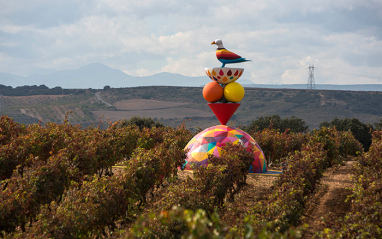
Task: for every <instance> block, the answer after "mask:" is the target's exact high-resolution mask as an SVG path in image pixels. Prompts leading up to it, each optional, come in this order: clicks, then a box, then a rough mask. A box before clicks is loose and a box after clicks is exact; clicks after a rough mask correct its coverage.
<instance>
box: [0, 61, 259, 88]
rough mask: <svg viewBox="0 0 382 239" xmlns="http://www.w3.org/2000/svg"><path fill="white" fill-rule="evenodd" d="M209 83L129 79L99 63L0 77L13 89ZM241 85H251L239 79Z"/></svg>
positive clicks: (164, 77) (165, 77)
mask: <svg viewBox="0 0 382 239" xmlns="http://www.w3.org/2000/svg"><path fill="white" fill-rule="evenodd" d="M208 82H209V78H208V77H207V76H199V77H190V76H183V75H179V74H173V73H168V72H162V73H158V74H155V75H151V76H141V77H140V76H130V75H128V74H126V73H124V72H122V71H120V70H118V69H113V68H110V67H108V66H105V65H103V64H100V63H93V64H89V65H86V66H83V67H81V68H79V69H76V70H65V71H57V72H54V73H51V74H44V75H32V76H28V77H22V76H17V75H11V74H6V73H0V84H3V85H7V86H12V87H17V86H24V85H46V86H48V87H49V88H53V87H56V86H60V87H62V88H64V89H88V88H92V89H102V88H103V87H104V86H106V85H108V86H110V87H112V88H123V87H136V86H189V87H200V86H204V85H205V84H206V83H208ZM240 83H241V84H252V82H251V81H249V80H245V79H240Z"/></svg>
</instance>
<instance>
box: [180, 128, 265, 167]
mask: <svg viewBox="0 0 382 239" xmlns="http://www.w3.org/2000/svg"><path fill="white" fill-rule="evenodd" d="M227 142H231V143H233V144H241V145H243V146H245V147H246V148H247V151H252V152H253V153H254V155H255V157H254V159H253V162H252V165H251V166H250V168H249V172H250V173H265V172H267V171H268V168H267V163H266V160H265V156H264V153H263V150H262V149H261V148H260V146H259V144H258V143H257V142H256V141H255V140H254V139H253V138H252V137H251V136H250V135H249V134H247V133H246V132H244V131H242V130H240V129H238V128H235V127H232V126H227V125H216V126H212V127H210V128H207V129H205V130H203V131H202V132H200V133H198V134H197V135H195V136H194V137H193V138H192V139H191V140H190V142H188V144H187V145H186V147H185V149H188V150H189V151H188V153H187V158H186V162H185V165H184V169H186V170H191V165H195V166H201V165H207V164H208V154H213V155H215V156H218V157H219V156H220V153H221V149H222V147H224V145H225V144H226V143H227Z"/></svg>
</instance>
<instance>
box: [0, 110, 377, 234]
mask: <svg viewBox="0 0 382 239" xmlns="http://www.w3.org/2000/svg"><path fill="white" fill-rule="evenodd" d="M248 133H249V134H250V135H251V136H252V137H253V138H254V139H256V141H257V142H258V143H259V145H260V146H261V147H262V149H263V151H264V154H265V155H266V157H267V159H269V162H271V165H270V167H275V168H281V165H284V166H283V167H284V171H283V173H282V174H281V176H280V177H277V178H272V179H269V178H268V179H267V180H268V181H269V185H260V184H261V183H264V182H265V181H264V180H260V179H259V177H256V176H254V175H250V174H248V168H249V165H250V164H251V162H252V160H253V155H252V153H250V152H247V151H246V150H245V149H244V148H243V147H242V146H240V145H227V146H226V147H224V149H223V151H222V154H221V157H219V158H216V157H213V156H211V157H210V159H209V160H210V162H211V163H210V164H209V165H208V166H207V167H200V168H196V169H194V171H193V173H192V172H185V171H182V170H181V167H182V166H183V164H184V159H185V153H186V152H185V151H184V147H185V145H186V144H187V143H188V141H189V140H190V139H191V138H192V137H193V135H194V133H193V132H191V131H190V130H188V129H186V127H185V126H184V125H183V124H182V125H180V126H179V127H177V128H172V127H157V128H156V127H153V128H142V129H140V128H139V127H137V126H134V125H126V124H123V123H122V122H119V121H117V122H114V123H110V124H109V126H108V127H107V128H105V129H101V128H99V127H94V126H93V127H87V128H82V127H81V126H79V125H73V124H70V123H69V122H68V120H65V121H64V122H63V123H62V124H57V123H46V124H44V125H41V124H31V125H23V124H19V123H17V122H15V121H13V120H12V119H11V118H9V117H7V116H2V117H1V118H0V177H1V178H0V179H1V181H0V182H1V185H0V193H1V194H0V237H3V238H299V237H301V238H305V237H304V235H305V236H306V235H308V234H307V232H306V231H307V230H308V227H309V225H308V224H307V220H306V217H307V213H308V212H309V208H311V207H312V204H313V202H314V199H315V198H317V197H318V196H317V195H318V194H319V192H320V190H321V188H322V183H321V180H322V179H323V177H324V175H325V173H326V172H328V170H335V169H336V167H337V166H339V165H344V164H345V163H346V162H345V161H346V160H349V159H351V160H352V161H354V163H353V164H352V167H353V178H352V180H353V181H352V182H353V183H352V185H351V193H350V195H349V197H348V199H347V203H349V205H350V208H349V210H348V211H347V213H346V214H344V215H337V214H333V213H331V214H328V215H326V216H325V218H324V220H323V221H322V224H323V229H322V230H318V231H315V232H313V235H311V234H309V237H317V238H381V236H382V203H381V202H382V180H381V179H382V131H375V132H374V133H373V142H372V145H371V147H370V149H369V151H368V152H363V149H362V145H361V144H360V143H359V142H358V141H357V140H356V139H355V138H354V137H353V135H352V134H351V133H350V132H349V131H348V132H340V131H337V130H336V129H335V128H325V127H324V128H322V129H320V130H314V131H312V132H309V133H304V134H303V133H293V132H288V131H286V132H279V131H277V130H275V129H264V130H261V131H253V132H248ZM115 165H118V166H123V167H119V168H115V167H113V166H115ZM254 188H255V189H257V192H255V191H256V190H254ZM255 195H256V196H257V197H256V198H255ZM239 205H240V206H239ZM239 209H240V210H239Z"/></svg>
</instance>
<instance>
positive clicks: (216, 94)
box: [203, 81, 224, 103]
mask: <svg viewBox="0 0 382 239" xmlns="http://www.w3.org/2000/svg"><path fill="white" fill-rule="evenodd" d="M223 95H224V90H223V87H221V85H220V84H219V83H217V82H215V81H212V82H210V83H208V84H207V85H205V86H204V88H203V97H204V99H205V100H206V101H208V102H211V103H212V102H216V101H219V100H220V99H221V98H223Z"/></svg>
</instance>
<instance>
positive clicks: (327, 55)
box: [0, 0, 382, 84]
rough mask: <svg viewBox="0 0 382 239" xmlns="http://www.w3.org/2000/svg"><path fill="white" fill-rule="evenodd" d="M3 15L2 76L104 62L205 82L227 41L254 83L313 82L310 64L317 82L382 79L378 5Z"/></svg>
mask: <svg viewBox="0 0 382 239" xmlns="http://www.w3.org/2000/svg"><path fill="white" fill-rule="evenodd" d="M0 8H1V9H2V11H1V12H0V63H1V64H0V72H7V73H14V74H19V75H29V74H34V73H39V72H46V71H52V70H64V69H73V68H78V67H81V66H83V65H86V64H89V63H93V62H100V63H103V64H106V65H108V66H110V67H113V68H118V69H120V70H122V71H125V72H127V73H129V74H131V75H148V74H155V73H159V72H162V71H168V72H172V73H179V74H184V75H189V76H197V75H204V70H203V69H204V67H206V66H220V63H219V62H218V61H217V60H216V58H215V54H214V50H215V47H214V46H211V45H210V42H211V41H213V40H215V39H217V38H220V39H223V41H224V45H225V46H226V47H227V49H229V50H232V51H234V52H235V53H237V54H239V55H242V56H243V57H246V58H248V59H251V60H252V61H251V62H247V63H245V64H241V65H240V67H244V68H245V73H244V75H243V77H242V78H246V79H250V80H252V81H253V82H255V83H264V84H266V83H272V84H281V83H306V82H307V77H308V70H307V68H308V66H309V64H314V65H315V66H316V67H317V74H316V83H333V84H336V83H338V82H361V81H362V82H363V83H368V82H370V83H375V82H379V81H381V77H380V76H381V75H382V40H381V39H382V30H381V28H380V26H381V25H382V3H381V2H380V1H377V0H368V1H359V0H338V1H332V0H322V1H319V2H315V3H314V4H312V3H311V2H309V1H304V0H289V1H281V0H273V1H268V0H238V1H232V0H220V1H217V0H210V1H201V0H196V1H191V0H185V1H175V0H141V1H133V0H128V1H126V0H86V1H75V0H58V1H48V0H28V1H26V0H19V1H1V2H0ZM235 67H236V65H235ZM329 68H331V69H335V70H328V69H329ZM339 72H352V73H351V74H350V73H348V75H346V74H342V73H339Z"/></svg>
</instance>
